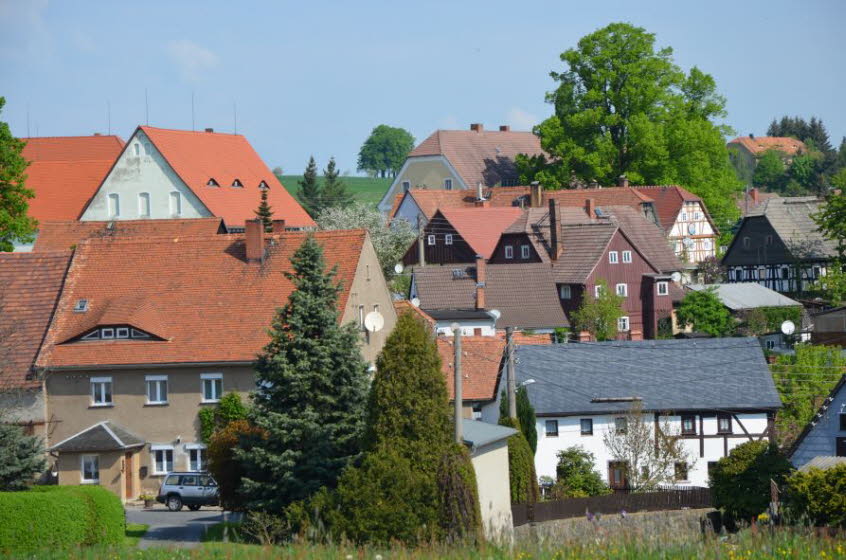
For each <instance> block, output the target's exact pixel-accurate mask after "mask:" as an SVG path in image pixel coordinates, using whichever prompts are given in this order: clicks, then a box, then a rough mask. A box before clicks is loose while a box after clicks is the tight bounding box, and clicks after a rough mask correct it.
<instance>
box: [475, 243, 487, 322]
mask: <svg viewBox="0 0 846 560" xmlns="http://www.w3.org/2000/svg"><path fill="white" fill-rule="evenodd" d="M485 279H486V275H485V257H483V256H482V255H476V309H484V308H485Z"/></svg>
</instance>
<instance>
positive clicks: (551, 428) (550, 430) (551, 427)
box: [546, 420, 558, 437]
mask: <svg viewBox="0 0 846 560" xmlns="http://www.w3.org/2000/svg"><path fill="white" fill-rule="evenodd" d="M546 437H558V420H547V421H546Z"/></svg>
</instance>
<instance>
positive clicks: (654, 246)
mask: <svg viewBox="0 0 846 560" xmlns="http://www.w3.org/2000/svg"><path fill="white" fill-rule="evenodd" d="M602 210H603V211H604V212H605V213H607V214H610V215H611V219H612V220H614V221H616V222H617V224H619V226H620V228H621V229H622V230H623V233H624V234H625V235H626V237H628V238H629V240H630V241H631V242H632V244H633V245H634V246H635V248H636V249H637V250H638V251H639V252H640V253H641V254H642V255H643V256H644V257H645V258H646V260H647V261H649V263H650V264H651V265H652V266H654V267H655V268H656V269H658V272H664V273H670V272H676V271H678V270H682V269H683V268H684V266H683V265H682V263H681V262H680V261H679V259H678V257H677V256H676V253H675V252H674V251H673V248H672V247H671V246H670V243H669V241H667V238H666V237H665V236H664V232H663V231H661V230H660V229H659V228H658V226H657V225H655V223H653V222H651V221H649V220H648V219H646V218H645V217H644V216H643V214H641V213H640V212H639V211H637V210H634V209H632V208H631V207H629V206H605V207H603V208H602Z"/></svg>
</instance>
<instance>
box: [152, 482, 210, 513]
mask: <svg viewBox="0 0 846 560" xmlns="http://www.w3.org/2000/svg"><path fill="white" fill-rule="evenodd" d="M156 501H157V502H159V503H161V504H165V505H166V506H167V509H169V510H170V511H179V510H181V509H182V505H183V504H184V505H186V506H188V509H190V510H191V511H197V510H198V509H200V506H216V505H217V504H218V502H219V501H220V493H219V489H218V487H217V482H216V481H215V479H214V478H212V476H211V475H210V474H209V473H204V472H172V473H170V474H169V475H167V476H166V477H165V479H164V482H162V485H161V488H159V495H158V496H156Z"/></svg>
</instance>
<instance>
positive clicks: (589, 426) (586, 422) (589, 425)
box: [579, 418, 593, 436]
mask: <svg viewBox="0 0 846 560" xmlns="http://www.w3.org/2000/svg"><path fill="white" fill-rule="evenodd" d="M579 427H580V428H581V432H582V435H583V436H592V435H593V418H582V419H581V420H579Z"/></svg>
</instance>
